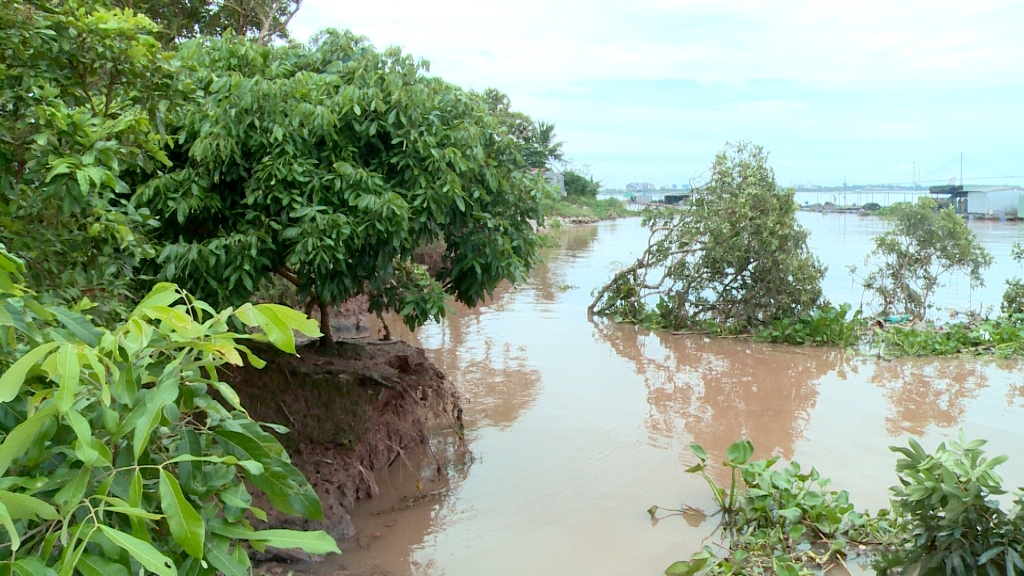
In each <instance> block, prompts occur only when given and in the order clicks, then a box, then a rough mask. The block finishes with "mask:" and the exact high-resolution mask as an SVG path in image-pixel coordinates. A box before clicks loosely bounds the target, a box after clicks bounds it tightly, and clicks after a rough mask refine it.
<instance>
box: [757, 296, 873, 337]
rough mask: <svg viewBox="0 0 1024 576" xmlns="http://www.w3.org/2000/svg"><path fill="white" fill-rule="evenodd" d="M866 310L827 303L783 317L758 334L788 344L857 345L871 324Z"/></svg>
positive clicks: (848, 305) (847, 305)
mask: <svg viewBox="0 0 1024 576" xmlns="http://www.w3.org/2000/svg"><path fill="white" fill-rule="evenodd" d="M861 314H862V310H861V309H859V308H858V309H857V310H853V306H852V305H850V304H845V303H844V304H842V305H841V306H839V307H838V308H836V307H835V306H832V305H825V306H822V307H820V308H815V309H814V310H811V311H810V312H805V313H803V314H801V315H800V316H797V317H795V318H779V319H776V320H774V321H772V323H771V324H770V325H768V326H766V327H764V328H762V329H761V330H760V331H759V332H758V333H757V334H756V336H755V337H756V338H757V339H758V340H764V341H767V342H784V343H786V344H819V345H839V346H853V345H854V344H857V343H858V342H860V341H861V339H862V337H863V335H864V331H865V329H866V328H867V326H868V322H867V320H865V319H864V318H863V317H862V316H861Z"/></svg>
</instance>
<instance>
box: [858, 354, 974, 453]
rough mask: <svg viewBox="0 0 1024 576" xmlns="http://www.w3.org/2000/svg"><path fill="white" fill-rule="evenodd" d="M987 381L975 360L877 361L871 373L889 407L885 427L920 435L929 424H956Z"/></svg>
mask: <svg viewBox="0 0 1024 576" xmlns="http://www.w3.org/2000/svg"><path fill="white" fill-rule="evenodd" d="M987 380H988V376H987V374H986V366H984V365H982V364H979V363H977V362H946V361H944V362H935V361H934V360H932V361H929V360H921V359H909V358H908V359H906V360H901V361H899V362H887V361H882V362H879V363H877V364H876V365H875V371H874V373H873V374H872V375H871V382H872V383H873V384H877V385H878V386H881V387H882V389H883V390H884V391H885V399H886V400H887V401H888V402H889V405H890V406H891V407H892V408H891V411H890V413H889V415H888V416H887V417H886V419H885V427H886V430H887V431H888V432H889V434H891V435H893V436H898V435H901V434H909V435H911V436H920V435H922V434H924V433H925V431H926V430H927V429H928V428H929V427H931V426H938V427H940V428H951V427H953V426H956V424H957V423H958V422H960V420H961V419H962V418H963V415H964V412H965V411H966V410H967V405H968V403H969V402H970V401H971V400H974V399H975V398H977V397H978V393H979V392H980V391H981V390H982V389H984V388H985V387H986V381H987Z"/></svg>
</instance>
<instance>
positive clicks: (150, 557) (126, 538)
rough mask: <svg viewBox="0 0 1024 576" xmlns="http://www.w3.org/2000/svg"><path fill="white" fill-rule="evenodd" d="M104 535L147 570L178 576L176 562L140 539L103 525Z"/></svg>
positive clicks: (101, 525)
mask: <svg viewBox="0 0 1024 576" xmlns="http://www.w3.org/2000/svg"><path fill="white" fill-rule="evenodd" d="M98 527H99V529H100V531H102V532H103V535H104V536H106V537H107V538H109V539H110V541H111V542H113V543H114V544H116V545H117V546H119V547H121V548H122V549H124V551H125V552H128V554H129V555H131V557H132V558H135V559H136V560H137V561H138V562H139V564H142V565H143V566H144V567H145V568H146V570H149V571H150V572H153V573H155V574H157V575H159V576H177V574H178V569H177V568H176V567H175V566H174V562H172V561H171V559H170V558H168V557H167V556H164V555H163V554H161V553H160V551H159V550H157V549H156V548H154V547H153V545H152V544H150V543H148V542H143V541H142V540H139V539H138V538H136V537H134V536H132V535H130V534H125V533H124V532H121V531H120V530H118V529H116V528H112V527H110V526H104V525H103V524H100V525H98Z"/></svg>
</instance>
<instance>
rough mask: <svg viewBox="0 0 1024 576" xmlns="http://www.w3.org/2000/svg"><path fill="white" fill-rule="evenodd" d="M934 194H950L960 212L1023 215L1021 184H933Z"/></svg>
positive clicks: (985, 215)
mask: <svg viewBox="0 0 1024 576" xmlns="http://www.w3.org/2000/svg"><path fill="white" fill-rule="evenodd" d="M928 191H929V192H931V193H932V194H939V195H948V196H949V200H950V204H951V205H952V206H955V207H956V211H957V212H958V213H960V214H967V215H968V216H978V217H985V218H1018V217H1020V216H1022V214H1021V212H1022V210H1021V204H1022V202H1024V188H1021V187H1019V186H972V185H966V186H954V185H949V186H932V187H931V188H929V190H928Z"/></svg>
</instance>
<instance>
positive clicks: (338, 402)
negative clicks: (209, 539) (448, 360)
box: [231, 322, 462, 540]
mask: <svg viewBox="0 0 1024 576" xmlns="http://www.w3.org/2000/svg"><path fill="white" fill-rule="evenodd" d="M340 323H341V322H339V324H340ZM347 327H348V326H346V328H347ZM338 328H339V329H342V330H343V329H344V328H343V327H342V326H338ZM257 352H258V354H259V355H260V356H261V357H262V358H263V359H265V360H267V366H266V367H265V368H263V369H262V370H256V369H254V368H251V367H245V368H241V369H237V370H235V371H234V372H233V373H232V374H231V383H232V384H233V386H234V388H235V390H237V391H238V395H239V396H240V398H241V400H242V405H243V406H245V407H246V409H247V410H248V411H249V413H250V415H251V416H252V417H253V418H255V419H256V420H259V421H265V422H274V423H276V424H281V425H284V426H287V427H288V428H290V429H291V432H290V433H289V434H286V435H284V436H282V437H281V441H282V443H283V444H284V446H285V447H286V448H287V449H288V451H289V454H290V455H291V458H292V463H293V464H295V466H297V467H298V468H299V469H300V470H301V471H302V472H303V473H304V474H305V475H306V477H307V478H308V479H309V481H310V483H311V484H312V485H313V488H314V489H315V490H316V493H317V495H319V497H320V501H321V503H322V504H323V509H324V520H323V521H322V522H313V521H308V520H304V519H298V518H294V517H291V516H287V515H284V514H281V513H279V512H276V511H272V510H273V509H272V507H270V506H269V504H268V503H267V502H265V501H264V502H257V505H259V506H261V507H263V508H264V509H265V510H267V512H268V516H269V521H270V524H272V525H276V526H282V527H290V528H303V529H321V530H326V531H327V532H328V533H329V534H331V535H332V536H334V537H335V538H337V539H340V540H344V539H348V538H351V537H352V536H354V535H355V527H354V526H353V525H352V521H351V518H350V516H349V510H351V508H352V506H353V504H354V503H355V501H356V500H357V499H361V498H372V497H374V496H376V495H377V494H378V493H379V489H378V487H377V481H376V475H377V474H378V473H379V472H381V471H382V470H383V469H384V468H386V467H387V466H388V465H390V464H391V463H392V462H394V461H395V459H396V458H398V457H399V456H400V455H401V454H402V453H403V452H404V451H405V450H407V449H410V448H413V447H415V446H419V445H422V444H424V443H425V442H427V440H428V437H427V424H428V421H429V420H431V419H441V420H442V421H446V422H448V423H449V424H450V425H452V426H456V427H460V426H461V418H462V411H461V408H460V406H459V397H458V392H457V391H456V389H455V387H454V386H453V385H452V383H451V382H450V381H448V379H447V378H446V377H445V375H444V374H443V373H442V372H441V371H440V370H439V369H438V368H437V367H436V366H434V365H433V364H432V363H431V362H430V361H429V360H428V359H427V357H426V355H425V354H424V352H423V350H422V349H420V348H415V347H412V346H410V345H408V344H406V343H404V342H401V341H391V342H380V341H377V340H373V339H372V338H364V339H361V340H359V341H353V342H346V341H341V342H338V343H337V344H336V345H335V346H334V347H333V348H320V347H318V346H317V345H316V344H315V343H311V344H307V345H305V346H303V347H301V348H300V350H299V356H298V357H293V356H289V355H287V354H283V353H280V352H277V351H275V350H271V349H268V348H262V349H260V350H258V351H257ZM257 500H258V498H257Z"/></svg>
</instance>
